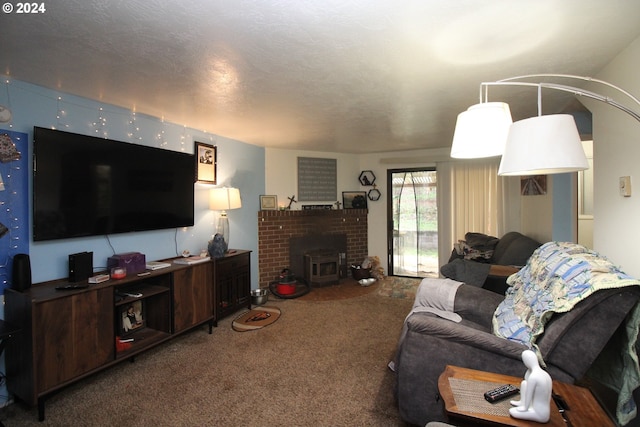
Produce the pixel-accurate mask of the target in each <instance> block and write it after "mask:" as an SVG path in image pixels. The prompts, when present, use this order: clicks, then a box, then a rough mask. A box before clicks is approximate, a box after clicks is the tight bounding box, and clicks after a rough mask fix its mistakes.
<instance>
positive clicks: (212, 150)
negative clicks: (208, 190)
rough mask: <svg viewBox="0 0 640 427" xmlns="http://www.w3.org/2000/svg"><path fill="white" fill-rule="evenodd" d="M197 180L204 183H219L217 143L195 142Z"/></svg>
mask: <svg viewBox="0 0 640 427" xmlns="http://www.w3.org/2000/svg"><path fill="white" fill-rule="evenodd" d="M194 152H195V154H196V181H197V182H199V183H202V184H216V183H217V178H218V177H217V169H216V168H217V166H218V148H217V147H216V146H215V145H211V144H205V143H204V142H197V141H196V142H195V150H194Z"/></svg>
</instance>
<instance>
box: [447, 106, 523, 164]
mask: <svg viewBox="0 0 640 427" xmlns="http://www.w3.org/2000/svg"><path fill="white" fill-rule="evenodd" d="M511 123H512V119H511V110H510V109H509V104H506V103H504V102H484V103H481V104H476V105H472V106H471V107H469V108H468V109H467V111H463V112H462V113H460V114H458V120H457V121H456V129H455V132H454V134H453V143H452V145H451V157H454V158H458V159H475V158H481V157H494V156H500V155H502V152H503V151H504V146H505V143H506V141H507V134H508V132H509V126H510V125H511Z"/></svg>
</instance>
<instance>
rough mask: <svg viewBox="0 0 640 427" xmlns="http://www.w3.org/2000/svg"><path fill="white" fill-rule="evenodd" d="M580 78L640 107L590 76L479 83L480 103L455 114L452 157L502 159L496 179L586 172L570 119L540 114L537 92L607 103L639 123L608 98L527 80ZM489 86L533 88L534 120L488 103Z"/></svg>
mask: <svg viewBox="0 0 640 427" xmlns="http://www.w3.org/2000/svg"><path fill="white" fill-rule="evenodd" d="M543 78H544V79H548V78H554V79H569V80H584V81H589V82H594V83H598V84H602V85H605V86H608V87H610V88H613V89H615V90H616V91H618V92H619V93H621V94H623V95H625V96H626V97H628V98H629V99H630V100H631V101H633V102H634V103H635V104H637V105H638V106H640V101H639V100H638V99H637V98H636V97H634V96H633V95H632V94H630V93H629V92H627V91H625V90H624V89H621V88H619V87H618V86H615V85H613V84H611V83H607V82H605V81H603V80H598V79H594V78H591V77H582V76H574V75H569V74H529V75H524V76H517V77H510V78H507V79H502V80H498V81H495V82H483V83H481V84H480V103H479V104H476V105H472V106H471V107H469V108H468V109H467V110H466V111H464V112H462V113H460V114H459V115H458V119H457V122H456V129H455V132H454V136H453V144H452V147H451V157H454V158H481V157H493V156H499V155H502V160H501V162H500V168H499V170H498V175H504V176H511V175H546V174H554V173H564V172H576V171H580V170H585V169H588V168H589V165H588V163H587V159H586V156H585V154H584V150H583V148H582V144H581V141H580V135H579V134H578V129H577V127H576V123H575V120H574V119H573V116H571V115H569V114H549V115H542V89H552V90H559V91H563V92H569V93H572V94H574V95H578V96H584V97H587V98H591V99H595V100H597V101H601V102H604V103H606V104H609V105H611V106H613V107H615V108H618V109H619V110H622V111H624V112H625V113H627V114H629V115H630V116H632V117H633V118H635V119H636V120H638V121H640V113H638V112H637V111H636V110H634V109H631V108H629V107H627V106H626V105H624V104H621V103H620V102H617V101H615V100H613V99H612V98H610V97H608V96H605V95H600V94H598V93H595V92H591V91H588V90H585V89H581V88H578V87H574V86H568V85H565V84H560V83H547V82H538V83H535V82H531V81H530V80H532V79H543ZM490 86H533V87H537V88H538V116H536V117H531V118H527V119H523V120H519V121H517V122H513V121H512V119H511V111H510V108H509V105H508V104H506V103H504V102H489V101H488V97H489V94H488V91H489V87H490Z"/></svg>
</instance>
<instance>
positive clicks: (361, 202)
mask: <svg viewBox="0 0 640 427" xmlns="http://www.w3.org/2000/svg"><path fill="white" fill-rule="evenodd" d="M342 207H343V209H367V192H366V191H343V192H342Z"/></svg>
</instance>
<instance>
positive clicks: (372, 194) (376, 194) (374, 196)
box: [367, 185, 381, 202]
mask: <svg viewBox="0 0 640 427" xmlns="http://www.w3.org/2000/svg"><path fill="white" fill-rule="evenodd" d="M380 196H381V194H380V190H378V189H377V188H375V185H374V188H373V189H371V190H369V193H367V197H368V198H369V200H371V201H373V202H377V201H378V200H380Z"/></svg>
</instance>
